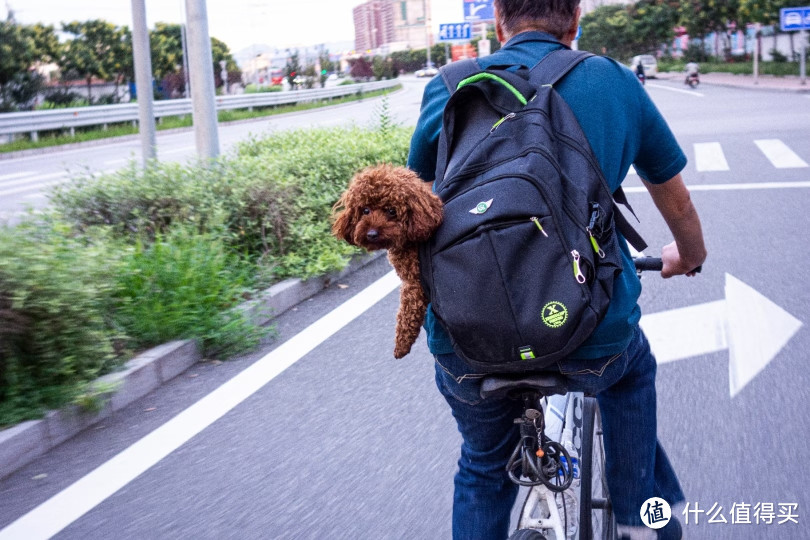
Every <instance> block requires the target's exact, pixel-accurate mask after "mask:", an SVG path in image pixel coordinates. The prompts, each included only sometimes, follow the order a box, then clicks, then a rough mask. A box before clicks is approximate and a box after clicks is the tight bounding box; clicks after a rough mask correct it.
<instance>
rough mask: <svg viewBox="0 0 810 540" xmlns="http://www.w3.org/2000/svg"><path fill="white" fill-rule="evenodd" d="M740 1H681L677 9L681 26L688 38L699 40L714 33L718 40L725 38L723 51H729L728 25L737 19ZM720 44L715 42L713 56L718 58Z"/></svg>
mask: <svg viewBox="0 0 810 540" xmlns="http://www.w3.org/2000/svg"><path fill="white" fill-rule="evenodd" d="M739 6H740V0H726V1H722V2H721V1H719V0H681V5H680V8H679V10H678V11H679V15H680V22H681V25H682V26H683V27H684V28H686V32H687V33H688V34H689V35H690V36H697V37H700V38H701V39H703V38H705V36H706V34H709V33H711V32H714V33H715V34H716V35H717V36H718V38H719V37H720V36H725V43H724V49H726V50H728V49H730V43H731V40H730V38H729V36H728V30H729V24H730V23H735V24H736V21H737V19H738V18H739ZM719 48H720V43H719V41H716V42H715V54H716V55H718V56H719V53H720V50H719Z"/></svg>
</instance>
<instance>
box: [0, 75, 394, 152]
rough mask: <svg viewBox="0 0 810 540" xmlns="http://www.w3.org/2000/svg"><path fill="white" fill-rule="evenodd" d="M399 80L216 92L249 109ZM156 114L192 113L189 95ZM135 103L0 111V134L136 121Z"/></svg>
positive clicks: (228, 105)
mask: <svg viewBox="0 0 810 540" xmlns="http://www.w3.org/2000/svg"><path fill="white" fill-rule="evenodd" d="M397 84H399V81H398V80H396V79H391V80H387V81H376V82H371V83H358V84H351V85H345V86H335V87H332V88H318V89H313V90H297V91H295V92H264V93H258V94H239V95H233V96H217V98H216V103H217V110H220V111H222V110H232V109H252V108H253V107H270V106H277V105H289V104H294V103H309V102H313V101H320V100H324V99H334V98H339V97H344V96H351V95H354V94H357V93H358V92H363V93H366V92H373V91H375V90H383V89H385V88H391V87H393V86H396V85H397ZM154 108H155V118H163V117H167V116H182V115H186V114H191V112H192V105H191V100H190V99H169V100H161V101H155V103H154ZM137 121H138V104H137V103H122V104H119V105H94V106H92V107H72V108H69V109H52V110H46V111H28V112H15V113H2V114H0V136H3V135H16V134H19V133H30V134H31V138H32V139H33V140H36V139H37V136H38V135H37V133H38V132H40V131H48V130H57V129H62V130H70V132H71V134H73V133H74V130H75V128H77V127H87V126H106V125H107V124H113V123H116V122H133V123H135V122H137Z"/></svg>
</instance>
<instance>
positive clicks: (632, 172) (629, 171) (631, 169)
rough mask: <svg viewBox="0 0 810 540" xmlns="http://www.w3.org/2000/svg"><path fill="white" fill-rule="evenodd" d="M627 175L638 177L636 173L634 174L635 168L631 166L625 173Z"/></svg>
mask: <svg viewBox="0 0 810 540" xmlns="http://www.w3.org/2000/svg"><path fill="white" fill-rule="evenodd" d="M627 174H628V175H631V174H635V175H636V176H638V173H637V172H636V168H635V167H633V166H632V165H630V169H629V170H628V171H627Z"/></svg>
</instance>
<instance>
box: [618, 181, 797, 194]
mask: <svg viewBox="0 0 810 540" xmlns="http://www.w3.org/2000/svg"><path fill="white" fill-rule="evenodd" d="M686 187H687V188H689V191H749V190H758V189H806V188H810V181H808V182H752V183H750V184H702V185H696V186H686ZM624 192H625V193H647V189H646V188H644V186H631V187H626V188H624Z"/></svg>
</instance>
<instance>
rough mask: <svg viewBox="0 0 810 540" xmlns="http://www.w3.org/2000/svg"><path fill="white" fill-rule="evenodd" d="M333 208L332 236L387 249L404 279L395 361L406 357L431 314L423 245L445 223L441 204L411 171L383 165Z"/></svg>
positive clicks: (366, 173) (360, 177) (354, 183)
mask: <svg viewBox="0 0 810 540" xmlns="http://www.w3.org/2000/svg"><path fill="white" fill-rule="evenodd" d="M333 210H334V212H335V213H336V219H335V222H334V224H333V225H332V234H334V235H335V236H337V237H338V238H342V239H344V240H346V241H347V242H348V243H350V244H352V245H355V246H360V247H363V248H365V249H367V250H369V251H374V250H377V249H387V250H388V260H389V261H391V265H392V266H393V267H394V270H395V271H396V273H397V275H398V276H399V278H400V279H401V280H402V289H401V290H400V294H399V311H398V312H397V330H396V342H395V346H394V357H396V358H402V357H403V356H405V355H406V354H408V353H409V352H410V351H411V346H412V345H413V344H414V342H415V341H416V338H417V337H418V336H419V329H420V328H421V326H422V322H423V321H424V318H425V311H426V310H427V298H425V293H424V291H423V290H422V284H421V282H420V280H419V253H418V248H417V246H418V244H419V242H424V241H425V240H427V239H428V238H430V236H431V235H432V234H433V231H435V230H436V227H438V226H439V225H440V224H441V222H442V203H441V200H439V198H438V197H437V196H436V195H435V194H433V193H432V192H431V190H430V185H429V184H428V183H426V182H424V181H422V179H421V178H419V176H417V175H416V173H415V172H413V171H411V170H410V169H407V168H405V167H394V166H392V165H377V166H373V167H367V168H365V169H363V170H362V171H360V172H358V173H357V174H356V175H355V176H354V178H352V180H351V182H350V183H349V188H348V189H347V190H346V191H345V192H344V193H343V195H341V197H340V200H338V202H337V204H335V207H334V209H333Z"/></svg>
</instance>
